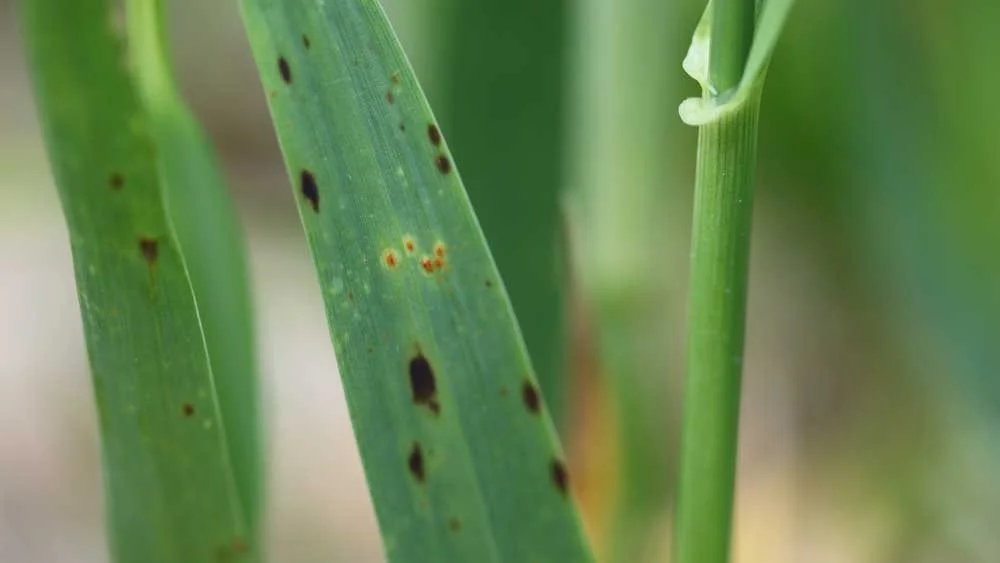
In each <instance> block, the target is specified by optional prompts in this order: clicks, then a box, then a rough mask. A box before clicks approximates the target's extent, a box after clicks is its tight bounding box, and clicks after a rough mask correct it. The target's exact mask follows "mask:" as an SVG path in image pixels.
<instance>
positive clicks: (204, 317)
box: [125, 0, 263, 536]
mask: <svg viewBox="0 0 1000 563" xmlns="http://www.w3.org/2000/svg"><path fill="white" fill-rule="evenodd" d="M125 5H126V9H127V18H126V29H127V33H128V38H129V55H130V60H131V66H130V69H131V70H132V73H133V80H134V82H135V84H136V87H137V89H138V91H139V99H140V100H141V103H142V106H143V109H144V111H145V113H146V115H147V116H148V118H149V123H150V132H151V133H152V135H153V137H154V139H155V141H156V148H157V151H158V157H159V158H158V162H159V166H158V167H157V172H158V178H159V181H160V185H161V188H162V190H163V198H164V201H165V203H166V207H167V213H168V215H169V217H170V223H171V226H172V227H173V230H174V233H175V234H176V236H177V241H178V243H179V244H180V246H181V251H182V254H183V256H184V263H185V265H186V266H187V271H188V275H189V276H190V278H191V287H192V288H193V289H194V295H195V300H196V302H197V305H198V313H199V317H200V319H201V324H202V329H203V330H204V332H205V342H206V344H207V346H208V352H209V361H210V362H211V364H212V374H213V375H214V377H215V385H216V388H217V389H218V398H219V408H220V411H221V413H222V419H223V422H224V423H225V428H226V437H227V444H228V447H229V453H230V457H231V459H232V461H233V471H234V472H235V477H236V486H237V490H238V491H239V493H240V500H241V502H242V505H243V509H244V511H245V513H246V516H247V520H248V524H249V525H250V527H251V530H252V531H253V532H254V535H255V536H256V532H257V524H258V522H259V520H260V511H261V504H262V502H261V496H262V492H261V489H262V480H263V479H262V471H261V467H262V465H263V463H262V454H261V439H260V432H261V430H260V421H259V420H258V418H259V417H258V412H259V404H258V403H259V401H258V379H257V366H256V357H255V354H254V341H253V326H254V325H253V315H252V314H251V311H252V306H251V302H250V289H249V281H248V280H249V269H248V267H247V258H246V249H245V248H244V246H243V238H242V234H241V232H240V225H239V220H238V218H237V217H236V211H235V209H234V208H233V204H232V202H231V201H230V199H229V197H228V193H227V191H226V187H225V181H224V179H223V177H222V173H221V171H220V170H219V166H218V164H217V163H216V162H215V155H214V153H213V150H212V148H211V146H210V145H209V142H208V139H207V138H206V136H205V133H204V132H203V131H202V129H201V127H200V126H199V124H198V122H197V121H196V120H195V118H194V116H193V115H192V114H191V111H190V110H189V109H188V108H187V106H186V105H185V103H184V101H183V99H182V98H181V96H180V93H179V91H178V89H177V86H176V85H175V84H174V80H173V76H172V71H171V68H170V62H169V57H168V48H167V44H166V43H167V37H166V29H165V27H166V26H165V25H164V24H165V14H164V13H163V8H162V0H126V4H125Z"/></svg>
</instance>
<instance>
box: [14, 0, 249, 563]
mask: <svg viewBox="0 0 1000 563" xmlns="http://www.w3.org/2000/svg"><path fill="white" fill-rule="evenodd" d="M112 15H113V12H112V6H111V4H110V3H109V2H106V1H102V0H86V1H78V2H63V1H60V0H33V1H29V2H24V3H23V5H22V21H23V23H24V30H25V37H26V42H27V51H28V54H29V59H30V62H31V67H32V70H33V78H34V83H35V91H36V93H37V100H38V107H39V112H40V115H41V117H42V122H43V129H44V133H45V139H46V144H47V146H48V148H49V153H50V159H51V162H52V169H53V172H54V175H55V179H56V184H57V186H58V187H59V194H60V199H61V201H62V205H63V211H64V214H65V216H66V220H67V224H68V227H69V233H70V241H71V246H72V251H73V261H74V269H75V274H76V282H77V290H78V293H79V298H80V307H81V313H82V316H83V324H84V332H85V337H86V343H87V351H88V356H89V360H90V365H91V369H92V371H93V378H94V389H95V395H96V399H97V403H98V416H99V425H100V429H101V438H102V450H103V459H104V467H105V488H106V492H105V494H106V499H107V501H106V508H107V513H108V523H109V532H110V536H111V540H110V545H111V551H112V555H113V559H114V560H115V561H122V562H144V563H146V562H150V563H159V562H163V563H176V562H180V561H185V562H187V561H190V562H196V563H201V562H205V563H208V562H212V561H217V560H218V559H219V557H220V556H225V557H231V560H246V558H247V557H248V555H249V554H248V550H249V548H248V546H247V541H248V536H247V529H246V525H245V523H244V516H243V513H242V509H241V507H240V503H239V500H238V497H237V495H236V494H235V492H234V483H233V475H232V468H231V466H230V462H229V459H228V455H227V453H226V449H225V438H224V436H223V433H222V432H223V426H222V421H221V418H220V415H219V409H218V404H217V400H216V394H215V389H214V385H213V380H212V374H211V370H210V368H209V364H208V358H207V354H206V352H205V344H204V340H203V336H202V332H201V329H200V326H199V319H198V312H197V309H196V307H195V304H194V300H193V298H192V294H191V289H190V284H189V280H188V277H187V274H186V271H185V266H184V262H183V258H182V256H181V253H180V251H179V249H178V246H177V243H176V240H175V238H174V236H173V234H172V232H171V229H170V226H169V223H168V221H167V217H166V214H165V211H164V209H163V205H162V202H161V196H160V192H159V185H158V179H157V169H156V165H155V156H154V155H155V148H154V143H153V141H152V138H151V135H150V133H149V123H148V122H147V120H146V119H145V116H144V114H143V112H142V111H141V109H140V106H139V103H138V101H137V99H136V96H135V92H134V90H133V88H132V84H131V80H130V78H129V76H128V74H127V72H126V70H125V69H126V67H125V61H126V53H125V51H124V49H123V47H122V41H121V39H120V37H118V36H116V34H115V32H114V30H113V27H112V21H113V18H112Z"/></svg>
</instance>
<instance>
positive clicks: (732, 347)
mask: <svg viewBox="0 0 1000 563" xmlns="http://www.w3.org/2000/svg"><path fill="white" fill-rule="evenodd" d="M759 100H760V97H759V95H758V94H754V95H752V96H751V99H750V100H748V101H747V103H746V104H745V105H744V106H743V107H741V108H740V109H739V110H737V111H735V112H733V113H731V114H728V115H726V116H725V117H723V118H722V119H721V120H719V121H716V122H714V123H710V124H708V125H705V126H703V127H701V129H700V131H699V135H698V168H697V179H696V184H695V205H694V227H693V235H692V241H691V296H690V306H689V312H688V315H689V316H688V343H687V379H686V382H685V389H684V421H683V430H682V435H681V464H680V486H679V490H678V507H677V538H676V540H677V562H678V563H725V561H727V559H728V553H729V540H730V529H731V515H732V506H733V489H734V481H735V471H736V444H737V436H738V419H739V406H740V405H739V403H740V378H741V371H742V366H743V333H744V323H745V317H746V294H747V269H748V263H749V257H750V223H751V215H752V208H753V204H752V202H753V176H754V161H755V153H756V148H757V140H756V138H757V115H758V108H759V105H760V103H759Z"/></svg>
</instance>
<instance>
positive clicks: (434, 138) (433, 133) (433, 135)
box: [427, 123, 441, 147]
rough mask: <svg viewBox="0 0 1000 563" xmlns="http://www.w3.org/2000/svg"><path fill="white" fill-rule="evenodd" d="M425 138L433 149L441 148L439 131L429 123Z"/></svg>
mask: <svg viewBox="0 0 1000 563" xmlns="http://www.w3.org/2000/svg"><path fill="white" fill-rule="evenodd" d="M427 138H429V139H430V140H431V144H432V145H434V146H435V147H439V146H441V131H440V130H438V127H437V125H434V124H433V123H431V124H430V125H428V126H427Z"/></svg>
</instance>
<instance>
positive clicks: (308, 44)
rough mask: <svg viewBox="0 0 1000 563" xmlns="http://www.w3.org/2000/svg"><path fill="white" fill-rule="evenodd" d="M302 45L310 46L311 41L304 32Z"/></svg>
mask: <svg viewBox="0 0 1000 563" xmlns="http://www.w3.org/2000/svg"><path fill="white" fill-rule="evenodd" d="M302 45H303V46H304V47H305V48H306V49H308V48H309V47H312V41H309V36H308V35H306V34H304V33H303V34H302Z"/></svg>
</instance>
